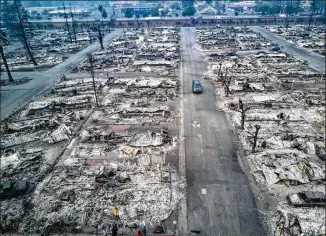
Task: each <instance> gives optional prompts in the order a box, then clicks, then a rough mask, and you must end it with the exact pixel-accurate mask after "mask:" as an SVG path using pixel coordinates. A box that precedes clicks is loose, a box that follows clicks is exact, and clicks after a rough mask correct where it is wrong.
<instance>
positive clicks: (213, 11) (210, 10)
mask: <svg viewBox="0 0 326 236" xmlns="http://www.w3.org/2000/svg"><path fill="white" fill-rule="evenodd" d="M199 13H200V14H201V15H206V16H211V15H216V14H218V10H217V9H215V8H214V7H213V6H207V7H205V8H204V9H202V10H201V11H199Z"/></svg>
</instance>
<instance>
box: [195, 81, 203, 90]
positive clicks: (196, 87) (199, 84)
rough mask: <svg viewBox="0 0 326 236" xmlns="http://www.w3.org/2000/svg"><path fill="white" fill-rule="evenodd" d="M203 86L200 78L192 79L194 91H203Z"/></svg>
mask: <svg viewBox="0 0 326 236" xmlns="http://www.w3.org/2000/svg"><path fill="white" fill-rule="evenodd" d="M202 90H203V88H202V86H201V83H200V81H199V80H193V81H192V92H193V93H202Z"/></svg>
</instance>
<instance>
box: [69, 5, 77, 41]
mask: <svg viewBox="0 0 326 236" xmlns="http://www.w3.org/2000/svg"><path fill="white" fill-rule="evenodd" d="M69 5H70V16H71V22H72V32H73V33H74V39H75V43H77V38H76V29H75V28H76V22H75V20H74V14H73V13H72V8H71V4H70V3H69Z"/></svg>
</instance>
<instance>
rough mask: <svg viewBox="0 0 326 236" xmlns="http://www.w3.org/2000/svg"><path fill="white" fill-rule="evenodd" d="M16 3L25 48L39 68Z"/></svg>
mask: <svg viewBox="0 0 326 236" xmlns="http://www.w3.org/2000/svg"><path fill="white" fill-rule="evenodd" d="M14 2H15V7H16V11H17V15H18V19H19V25H20V30H21V33H22V36H23V41H24V44H25V48H26V50H27V53H28V55H29V57H30V59H31V61H32V62H33V64H34V65H35V66H37V62H36V61H35V59H34V57H33V54H32V52H31V50H30V48H29V45H28V43H27V38H26V34H25V30H24V26H23V23H22V18H21V16H20V12H19V9H18V6H17V2H16V0H15V1H14Z"/></svg>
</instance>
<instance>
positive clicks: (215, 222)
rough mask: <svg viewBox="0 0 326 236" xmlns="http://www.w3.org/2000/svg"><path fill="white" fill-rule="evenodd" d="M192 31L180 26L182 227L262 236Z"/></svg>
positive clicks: (225, 234)
mask: <svg viewBox="0 0 326 236" xmlns="http://www.w3.org/2000/svg"><path fill="white" fill-rule="evenodd" d="M195 34H196V33H195V29H194V28H182V30H181V44H182V51H183V54H182V68H181V70H182V72H181V74H182V78H181V79H182V80H183V82H182V84H183V99H182V101H183V109H182V116H183V117H182V118H181V119H183V122H181V124H182V123H183V124H184V150H185V165H186V170H185V171H186V179H187V188H188V189H187V227H186V228H187V230H188V231H191V230H201V234H200V235H223V236H228V235H229V236H237V235H239V236H240V235H241V236H246V235H248V236H249V235H250V236H255V235H257V236H263V235H265V232H264V230H263V227H262V224H261V223H260V219H259V216H258V212H257V209H256V204H255V199H254V196H253V194H252V191H251V188H250V183H249V181H248V179H247V177H246V175H245V174H244V173H243V172H242V170H241V168H240V165H239V163H238V161H237V154H236V151H237V144H236V142H235V140H234V139H233V137H234V136H233V132H232V128H231V127H230V126H229V123H228V121H227V117H226V115H225V113H224V112H222V111H218V110H217V109H216V103H217V102H218V101H217V100H216V95H215V94H214V91H215V88H214V87H213V86H212V85H211V84H209V83H208V82H207V81H205V80H204V79H201V76H202V74H203V72H204V71H205V70H206V64H205V62H204V60H203V59H204V58H203V57H202V54H201V53H200V52H199V51H198V50H197V49H196V45H195V44H196V42H195ZM193 79H199V80H200V81H201V82H202V85H203V93H202V94H193V93H192V91H191V83H192V80H193ZM179 223H180V222H179ZM180 233H181V232H180ZM184 233H185V232H184Z"/></svg>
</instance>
